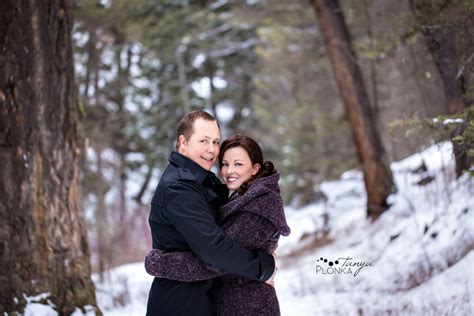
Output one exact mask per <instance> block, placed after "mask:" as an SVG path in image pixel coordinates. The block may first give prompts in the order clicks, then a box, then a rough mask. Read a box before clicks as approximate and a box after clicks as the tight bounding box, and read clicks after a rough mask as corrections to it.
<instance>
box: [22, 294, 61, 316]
mask: <svg viewBox="0 0 474 316" xmlns="http://www.w3.org/2000/svg"><path fill="white" fill-rule="evenodd" d="M50 295H51V294H50V293H41V294H38V295H34V296H27V295H26V294H23V297H24V298H25V300H26V308H25V316H36V315H44V316H52V315H57V312H56V311H55V310H54V307H55V306H54V304H53V303H52V302H51V301H50V300H49V297H50ZM45 302H46V303H47V304H44V303H45Z"/></svg>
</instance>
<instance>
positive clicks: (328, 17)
mask: <svg viewBox="0 0 474 316" xmlns="http://www.w3.org/2000/svg"><path fill="white" fill-rule="evenodd" d="M311 4H312V5H313V7H314V10H315V12H316V16H317V17H318V20H319V25H320V29H321V33H322V34H323V37H324V40H325V43H326V47H327V49H328V54H329V56H330V60H331V64H332V67H333V70H334V75H335V77H336V81H337V84H338V86H339V90H340V92H341V95H342V99H343V102H344V105H345V108H346V114H347V117H348V120H349V122H350V124H351V128H352V135H353V137H354V141H355V145H356V148H357V154H358V157H359V160H360V162H361V164H362V167H363V171H364V182H365V187H366V191H367V215H368V216H369V217H371V218H372V219H376V218H378V217H379V216H380V214H381V213H382V212H383V211H385V210H386V209H387V208H388V204H387V197H388V196H389V195H390V193H392V192H393V191H394V190H395V185H394V182H393V180H392V174H391V172H390V170H389V168H388V166H387V165H386V164H385V163H384V155H385V150H384V147H383V145H382V142H381V140H380V138H379V135H378V133H377V131H376V129H375V122H374V120H373V116H372V111H371V108H370V104H369V99H368V96H367V92H366V90H365V87H364V81H363V78H362V74H361V71H360V69H359V66H358V64H357V56H356V54H355V52H354V51H353V49H352V46H351V39H350V35H349V31H348V29H347V26H346V23H345V20H344V15H343V13H342V10H341V8H340V6H339V1H336V0H312V1H311Z"/></svg>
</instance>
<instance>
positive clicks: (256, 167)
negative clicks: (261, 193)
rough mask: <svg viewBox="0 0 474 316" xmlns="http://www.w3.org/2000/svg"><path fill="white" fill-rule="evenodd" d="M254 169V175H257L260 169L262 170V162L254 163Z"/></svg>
mask: <svg viewBox="0 0 474 316" xmlns="http://www.w3.org/2000/svg"><path fill="white" fill-rule="evenodd" d="M252 168H253V171H252V176H254V175H256V174H257V173H258V171H259V170H260V164H259V163H256V164H254V165H253V167H252Z"/></svg>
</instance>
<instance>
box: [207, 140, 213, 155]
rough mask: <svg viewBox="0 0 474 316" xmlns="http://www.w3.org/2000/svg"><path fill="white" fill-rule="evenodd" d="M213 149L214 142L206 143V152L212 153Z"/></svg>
mask: <svg viewBox="0 0 474 316" xmlns="http://www.w3.org/2000/svg"><path fill="white" fill-rule="evenodd" d="M214 149H215V148H214V144H213V143H212V142H209V144H208V145H207V152H210V153H213V152H214Z"/></svg>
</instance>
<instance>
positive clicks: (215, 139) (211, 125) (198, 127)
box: [178, 118, 221, 171]
mask: <svg viewBox="0 0 474 316" xmlns="http://www.w3.org/2000/svg"><path fill="white" fill-rule="evenodd" d="M193 130H194V133H193V134H192V135H191V137H190V138H189V139H188V140H186V138H185V137H184V135H180V136H179V149H178V152H179V153H180V154H182V155H184V156H186V157H188V158H189V159H191V160H192V161H194V162H195V163H197V164H198V165H200V166H201V167H203V168H204V169H206V170H208V171H209V170H211V168H212V165H213V164H214V162H215V161H216V159H217V156H218V155H219V145H220V139H221V136H220V131H219V127H218V126H217V122H216V121H208V120H204V119H202V118H198V119H197V120H196V121H195V122H194V128H193Z"/></svg>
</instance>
